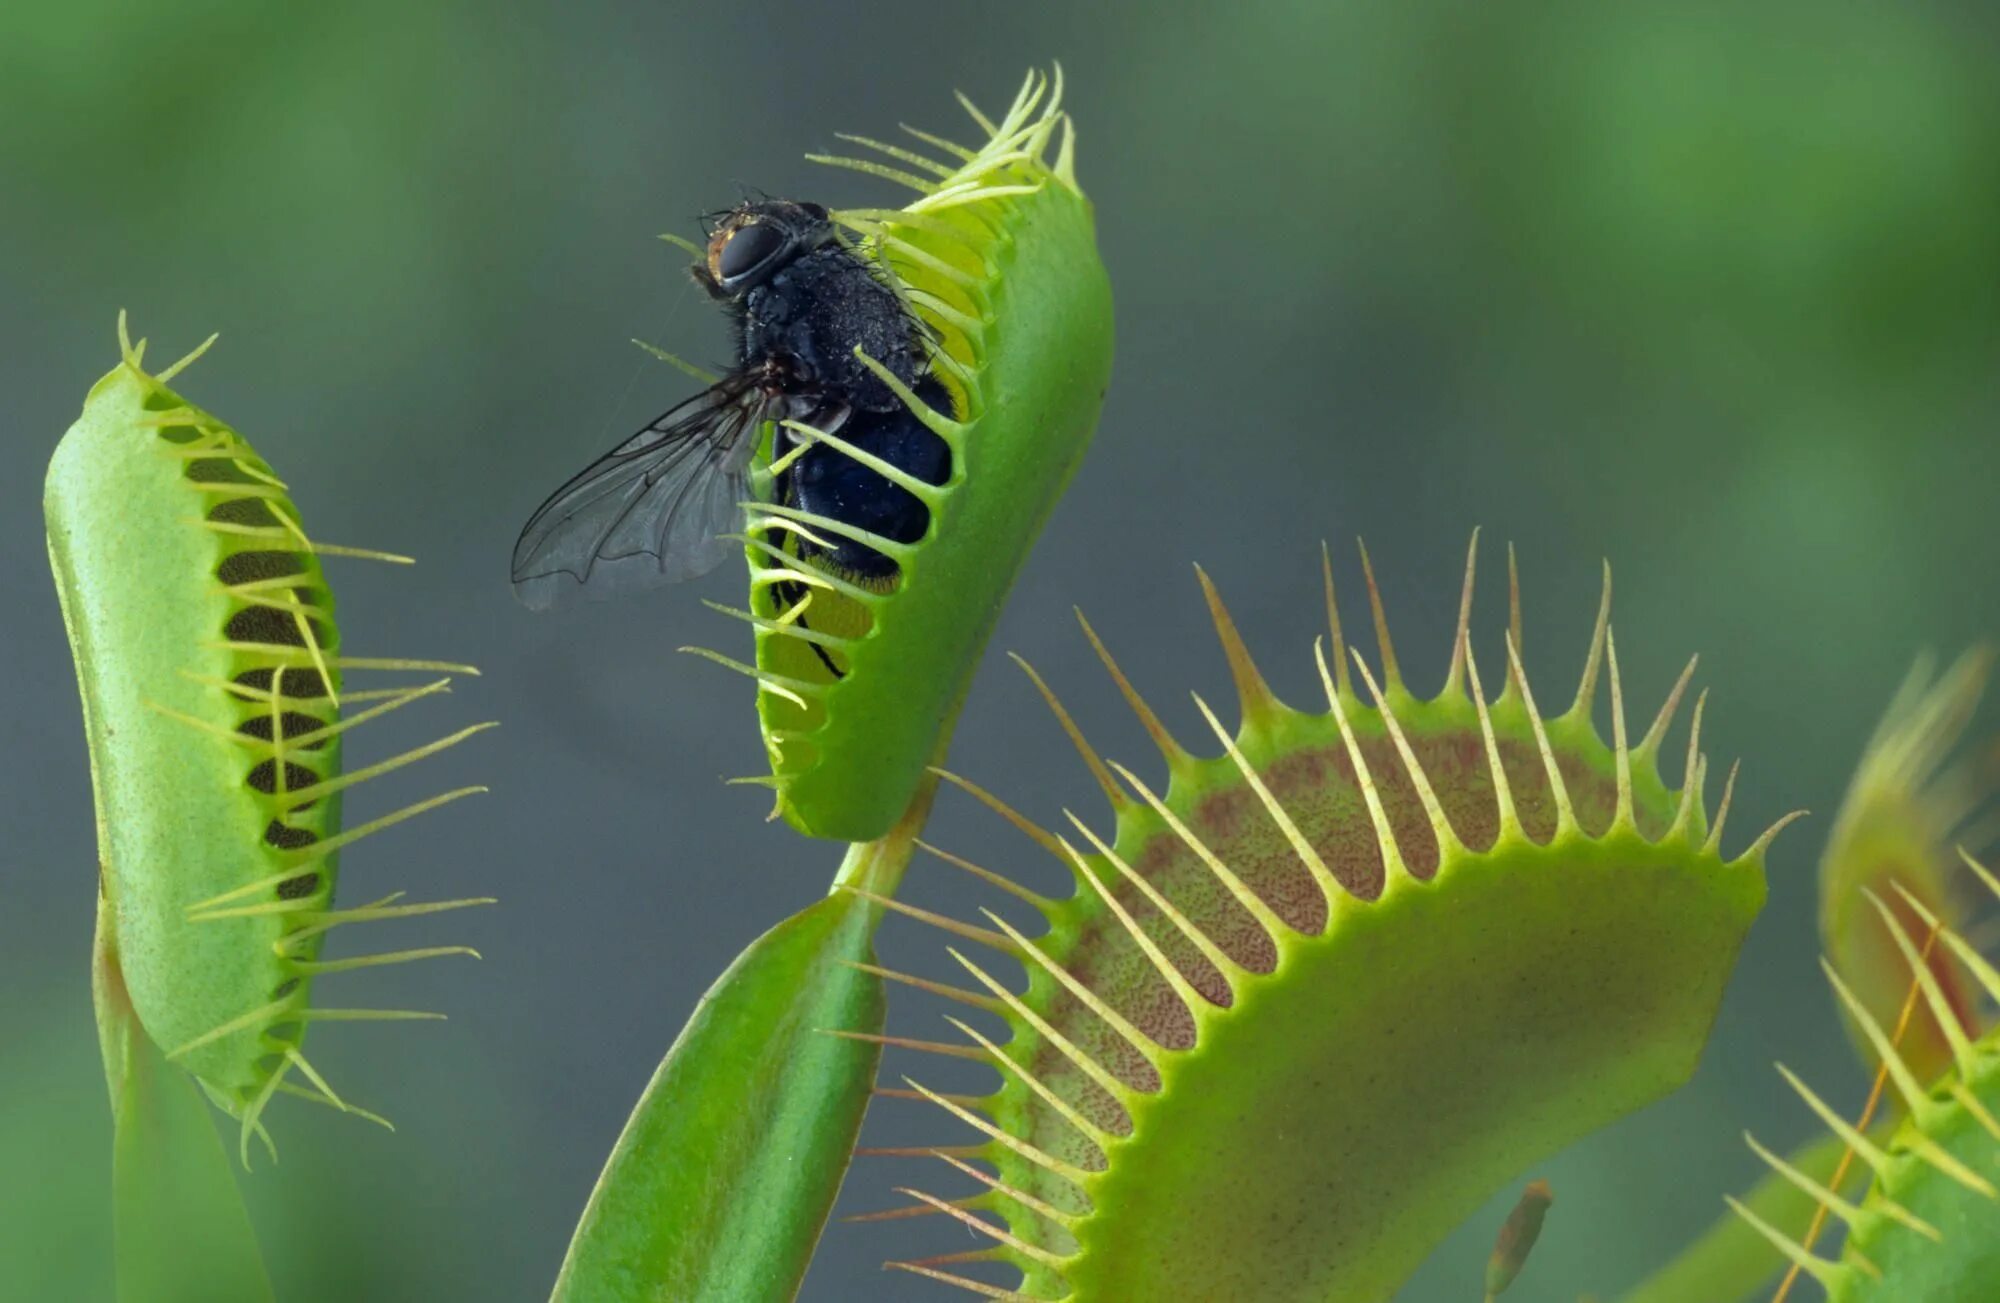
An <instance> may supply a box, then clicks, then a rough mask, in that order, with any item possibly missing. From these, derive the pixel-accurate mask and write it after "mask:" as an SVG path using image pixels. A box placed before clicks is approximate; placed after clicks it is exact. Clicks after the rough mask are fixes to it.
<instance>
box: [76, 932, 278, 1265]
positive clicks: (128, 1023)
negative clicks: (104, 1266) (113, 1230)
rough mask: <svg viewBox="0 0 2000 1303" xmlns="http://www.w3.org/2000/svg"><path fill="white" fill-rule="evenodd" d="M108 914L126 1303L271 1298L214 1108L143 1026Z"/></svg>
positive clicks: (100, 995) (104, 1019)
mask: <svg viewBox="0 0 2000 1303" xmlns="http://www.w3.org/2000/svg"><path fill="white" fill-rule="evenodd" d="M104 921H105V920H104V919H103V918H102V916H100V920H99V922H100V926H99V930H98V949H97V973H96V978H97V980H96V982H95V984H94V985H95V990H96V995H97V1020H98V1035H99V1038H100V1042H101V1044H102V1045H103V1047H104V1051H105V1060H104V1066H105V1072H106V1075H107V1077H108V1078H109V1081H110V1085H111V1100H112V1118H113V1121H114V1123H115V1127H116V1131H115V1139H114V1140H113V1145H112V1155H113V1158H112V1183H111V1188H112V1207H113V1210H114V1215H115V1222H116V1226H117V1248H116V1253H117V1265H118V1299H119V1303H271V1301H272V1298H273V1295H272V1293H271V1281H270V1277H269V1276H268V1275H266V1274H265V1271H264V1260H263V1256H262V1255H261V1254H260V1253H259V1251H258V1248H257V1237H256V1233H255V1232H254V1231H253V1230H252V1229H251V1227H250V1214H249V1212H248V1211H247V1210H246V1209H245V1208H244V1206H243V1198H242V1195H241V1194H239V1193H238V1191H237V1188H236V1176H235V1173H234V1172H232V1171H231V1170H230V1164H229V1156H228V1154H227V1153H225V1152H224V1150H223V1147H222V1140H221V1138H220V1137H218V1136H217V1135H216V1133H215V1123H214V1121H213V1119H212V1118H211V1117H210V1110H209V1106H208V1104H207V1102H206V1101H204V1100H203V1099H202V1097H201V1095H200V1093H199V1092H197V1091H196V1090H195V1085H194V1079H193V1078H192V1077H190V1076H189V1075H188V1074H187V1073H186V1072H184V1071H182V1070H181V1069H180V1068H177V1067H175V1066H174V1065H173V1064H171V1063H169V1062H167V1058H166V1055H164V1054H162V1053H161V1052H160V1047H159V1046H158V1045H155V1044H154V1043H153V1040H152V1038H151V1037H149V1036H148V1035H146V1032H145V1029H144V1028H143V1027H141V1026H140V1025H139V1019H138V1017H137V1015H136V1014H134V1012H133V1010H132V1005H131V1003H130V1001H129V1000H127V999H125V998H124V981H123V979H122V977H121V976H120V974H119V970H118V963H117V958H116V947H115V945H114V944H112V943H111V940H110V937H109V936H108V929H107V928H106V927H105V926H103V924H104Z"/></svg>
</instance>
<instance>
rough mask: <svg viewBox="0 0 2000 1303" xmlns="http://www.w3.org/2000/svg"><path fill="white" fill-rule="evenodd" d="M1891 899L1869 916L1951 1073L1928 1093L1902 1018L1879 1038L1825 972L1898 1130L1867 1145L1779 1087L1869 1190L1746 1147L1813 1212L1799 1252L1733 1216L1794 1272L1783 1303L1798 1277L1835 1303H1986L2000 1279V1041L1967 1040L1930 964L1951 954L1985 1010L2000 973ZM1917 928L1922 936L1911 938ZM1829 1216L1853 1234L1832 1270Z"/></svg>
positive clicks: (1999, 885)
mask: <svg viewBox="0 0 2000 1303" xmlns="http://www.w3.org/2000/svg"><path fill="white" fill-rule="evenodd" d="M1963 859H1964V863H1965V865H1966V867H1967V868H1968V869H1969V870H1970V871H1971V873H1972V875H1973V876H1974V877H1975V878H1976V879H1977V880H1978V881H1979V882H1980V883H1981V884H1982V886H1983V887H1984V888H1985V889H1986V890H1988V891H1990V892H1992V893H1993V894H1994V895H1995V896H1996V897H2000V879H1996V878H1995V877H1994V875H1993V874H1992V873H1991V872H1989V871H1988V870H1987V869H1986V868H1985V867H1984V866H1983V865H1981V864H1980V863H1979V862H1978V861H1977V860H1975V859H1973V858H1972V856H1971V855H1969V854H1968V855H1965V856H1964V857H1963ZM1891 890H1892V893H1893V899H1894V901H1895V904H1894V905H1893V906H1892V904H1891V903H1890V899H1891V898H1890V897H1885V896H1883V895H1879V894H1877V893H1876V892H1874V891H1872V890H1870V891H1864V892H1863V893H1862V895H1863V897H1864V899H1865V901H1866V903H1867V905H1868V907H1869V908H1870V909H1871V910H1872V911H1873V912H1874V914H1875V916H1876V918H1877V919H1878V920H1879V921H1880V923H1881V925H1882V927H1883V929H1884V931H1885V932H1886V933H1887V935H1888V936H1889V937H1890V939H1891V941H1892V943H1893V944H1894V946H1895V947H1896V949H1897V951H1898V952H1899V953H1900V955H1901V957H1902V959H1903V960H1904V962H1905V964H1906V965H1907V967H1908V971H1909V972H1910V973H1911V974H1912V980H1913V985H1914V992H1915V993H1916V994H1920V995H1921V997H1922V1007H1923V1008H1924V1010H1925V1011H1926V1012H1928V1013H1929V1015H1930V1016H1931V1018H1932V1019H1933V1020H1934V1025H1935V1026H1936V1027H1937V1028H1939V1030H1940V1033H1941V1035H1942V1036H1943V1038H1944V1040H1945V1041H1946V1044H1947V1047H1948V1054H1949V1061H1948V1063H1947V1066H1946V1067H1945V1069H1944V1070H1943V1071H1942V1072H1941V1073H1940V1074H1939V1075H1938V1076H1936V1077H1935V1078H1934V1079H1932V1080H1929V1081H1926V1080H1924V1079H1923V1078H1920V1077H1919V1076H1918V1075H1917V1072H1916V1070H1915V1069H1914V1068H1913V1067H1912V1066H1911V1064H1910V1062H1909V1060H1908V1059H1907V1058H1906V1057H1905V1056H1904V1054H1903V1053H1902V1052H1901V1051H1900V1050H1899V1049H1898V1048H1897V1039H1898V1034H1899V1033H1901V1032H1902V1031H1904V1027H1903V1025H1902V1024H1903V1023H1907V1022H1908V1021H1909V1020H1908V1017H1907V1013H1906V1016H1905V1017H1904V1018H1903V1019H1902V1020H1901V1022H1899V1024H1898V1025H1897V1027H1896V1029H1895V1030H1894V1031H1890V1030H1888V1029H1887V1028H1885V1026H1884V1024H1883V1023H1882V1022H1881V1021H1879V1020H1878V1019H1877V1018H1876V1017H1875V1015H1874V1014H1873V1013H1871V1012H1870V1011H1869V1010H1868V1008H1867V1006H1866V1005H1865V1004H1863V1002H1862V1000H1861V999H1860V997H1859V996H1858V995H1856V994H1855V992H1854V991H1853V990H1852V989H1850V988H1849V986H1848V985H1847V984H1846V983H1845V982H1844V981H1843V980H1842V979H1841V977H1840V975H1839V973H1838V971H1837V970H1836V969H1835V967H1834V965H1833V964H1832V963H1831V962H1829V961H1822V964H1823V966H1824V968H1825V970H1826V976H1827V980H1828V982H1829V983H1830V984H1831V985H1832V988H1833V992H1834V995H1835V996H1836V998H1837V1000H1838V1002H1839V1004H1840V1006H1841V1007H1842V1009H1843V1010H1844V1012H1845V1013H1846V1014H1847V1016H1848V1017H1849V1018H1851V1019H1852V1022H1853V1026H1854V1027H1855V1028H1856V1029H1857V1031H1858V1032H1859V1034H1860V1036H1861V1037H1862V1039H1863V1040H1864V1041H1865V1043H1866V1044H1867V1045H1868V1046H1869V1048H1870V1049H1871V1050H1872V1051H1873V1053H1874V1054H1875V1056H1876V1057H1877V1058H1878V1060H1879V1062H1880V1064H1881V1072H1882V1074H1883V1077H1884V1078H1885V1079H1886V1080H1887V1081H1888V1082H1889V1083H1890V1085H1891V1086H1892V1087H1893V1094H1894V1096H1895V1098H1896V1100H1897V1101H1898V1102H1899V1103H1900V1104H1901V1106H1902V1108H1903V1120H1902V1122H1901V1124H1900V1125H1899V1126H1897V1127H1896V1129H1895V1130H1894V1131H1893V1132H1892V1133H1891V1134H1890V1135H1889V1136H1888V1137H1887V1138H1886V1139H1884V1140H1876V1139H1871V1138H1870V1137H1868V1136H1867V1135H1864V1134H1863V1133H1862V1131H1861V1129H1860V1128H1858V1127H1857V1126H1855V1125H1853V1124H1851V1123H1849V1122H1848V1121H1846V1120H1845V1119H1844V1118H1843V1117H1842V1116H1841V1115H1840V1113H1839V1112H1838V1111H1837V1110H1835V1109H1834V1108H1833V1107H1832V1106H1831V1105H1829V1104H1828V1103H1827V1102H1826V1101H1825V1100H1823V1099H1822V1098H1821V1097H1820V1096H1819V1095H1817V1094H1815V1093H1814V1092H1813V1090H1812V1088H1811V1087H1810V1086H1808V1085H1807V1084H1806V1083H1805V1082H1803V1081H1801V1080H1800V1079H1799V1077H1798V1076H1797V1075H1796V1074H1794V1073H1793V1072H1791V1071H1790V1070H1789V1069H1787V1068H1785V1067H1784V1065H1782V1064H1780V1065H1779V1066H1778V1071H1779V1073H1780V1074H1781V1075H1782V1076H1783V1077H1784V1078H1785V1080H1786V1082H1787V1083H1789V1084H1790V1085H1791V1087H1792V1088H1793V1089H1794V1090H1795V1091H1797V1092H1798V1094H1799V1096H1800V1098H1801V1099H1802V1100H1804V1101H1805V1103H1806V1105H1807V1107H1809V1108H1810V1109H1811V1110H1812V1112H1813V1113H1814V1114H1816V1115H1817V1116H1818V1118H1819V1119H1820V1121H1821V1122H1823V1123H1824V1124H1825V1125H1826V1126H1827V1128H1828V1129H1829V1130H1830V1131H1831V1132H1832V1133H1833V1134H1834V1135H1835V1136H1836V1137H1838V1138H1839V1140H1840V1141H1841V1142H1842V1143H1843V1144H1844V1145H1845V1147H1846V1148H1847V1150H1848V1151H1849V1152H1850V1153H1851V1154H1852V1155H1853V1156H1854V1157H1855V1158H1857V1159H1858V1160H1859V1161H1860V1164H1861V1165H1862V1166H1863V1167H1864V1168H1865V1169H1866V1171H1867V1172H1869V1173H1871V1174H1872V1180H1871V1182H1870V1184H1869V1186H1868V1188H1867V1190H1866V1192H1865V1194H1863V1195H1862V1196H1861V1197H1860V1198H1858V1199H1845V1198H1842V1197H1840V1195H1838V1194H1836V1193H1835V1192H1834V1190H1833V1189H1831V1188H1828V1187H1827V1186H1825V1185H1822V1184H1820V1183H1818V1182H1815V1181H1813V1180H1811V1179H1810V1178H1809V1177H1806V1176H1804V1175H1802V1174H1800V1173H1797V1172H1795V1171H1793V1170H1791V1169H1790V1167H1789V1165H1788V1164H1786V1163H1785V1162H1784V1161H1783V1160H1781V1159H1779V1158H1777V1156H1776V1155H1774V1154H1772V1153H1771V1152H1770V1151H1769V1150H1767V1149H1765V1148H1764V1147H1763V1146H1762V1145H1760V1144H1758V1142H1757V1140H1756V1138H1755V1137H1754V1136H1751V1137H1746V1139H1747V1140H1748V1142H1749V1145H1750V1147H1751V1149H1752V1150H1753V1151H1754V1152H1755V1153H1756V1154H1757V1156H1758V1157H1759V1158H1760V1159H1762V1160H1763V1161H1764V1162H1765V1163H1767V1164H1768V1165H1770V1166H1771V1167H1772V1168H1773V1169H1774V1170H1775V1171H1776V1172H1777V1174H1778V1175H1779V1176H1780V1177H1782V1178H1784V1179H1786V1180H1788V1181H1790V1182H1791V1183H1792V1184H1794V1185H1796V1186H1798V1187H1799V1188H1800V1189H1801V1190H1803V1191H1805V1192H1806V1193H1807V1194H1808V1195H1809V1196H1811V1197H1812V1198H1813V1200H1814V1201H1815V1202H1816V1203H1817V1204H1818V1205H1819V1207H1820V1209H1821V1210H1822V1213H1821V1214H1820V1215H1819V1216H1816V1217H1815V1219H1814V1222H1813V1226H1812V1229H1811V1230H1810V1231H1808V1232H1807V1233H1806V1235H1805V1236H1804V1238H1803V1240H1802V1239H1799V1238H1794V1236H1793V1234H1792V1233H1790V1232H1789V1231H1787V1230H1786V1229H1784V1228H1781V1227H1779V1226H1776V1225H1774V1224H1773V1223H1771V1222H1770V1221H1768V1220H1766V1219H1765V1218H1762V1217H1759V1216H1758V1215H1757V1214H1755V1213H1754V1212H1752V1211H1750V1210H1748V1209H1746V1208H1744V1207H1743V1206H1742V1205H1740V1204H1738V1203H1737V1202H1736V1201H1735V1200H1733V1199H1732V1200H1730V1201H1729V1203H1730V1206H1731V1207H1732V1209H1734V1210H1735V1211H1736V1212H1737V1213H1738V1214H1739V1215H1740V1216H1742V1217H1743V1218H1744V1220H1745V1221H1746V1222H1748V1223H1749V1224H1750V1225H1751V1226H1752V1228H1753V1229H1755V1230H1756V1231H1757V1232H1758V1233H1759V1234H1761V1235H1763V1236H1764V1237H1765V1238H1766V1239H1768V1240H1769V1241H1770V1243H1771V1244H1772V1246H1773V1247H1775V1248H1776V1249H1777V1250H1778V1251H1779V1252H1780V1253H1782V1254H1783V1255H1784V1256H1785V1257H1786V1258H1788V1259H1790V1261H1791V1262H1792V1264H1793V1268H1794V1270H1793V1271H1792V1273H1791V1274H1790V1275H1789V1276H1788V1277H1787V1279H1786V1281H1785V1283H1784V1285H1782V1286H1781V1287H1780V1288H1779V1291H1778V1294H1777V1296H1776V1297H1777V1298H1778V1299H1783V1298H1785V1297H1787V1296H1788V1295H1789V1293H1790V1289H1791V1285H1792V1281H1793V1278H1795V1277H1796V1276H1798V1275H1799V1274H1801V1273H1803V1274H1805V1275H1808V1276H1810V1277H1812V1279H1813V1280H1814V1281H1815V1282H1816V1283H1817V1284H1818V1285H1819V1286H1820V1287H1821V1288H1822V1289H1823V1290H1824V1291H1825V1293H1826V1296H1827V1297H1828V1298H1829V1299H1832V1300H1834V1301H1835V1303H1890V1301H1891V1300H1898V1301H1900V1300H1905V1299H1926V1300H1930V1299H1938V1300H1960V1299H1963V1300H1968V1301H1969V1300H1975V1299H1982V1298H1986V1297H1988V1296H1989V1295H1990V1294H1991V1292H1992V1289H1993V1283H1994V1281H1995V1280H1996V1279H2000V1185H1996V1180H2000V1170H1996V1169H2000V1121H1996V1116H1997V1115H2000V1028H1991V1027H1989V1028H1988V1029H1986V1031H1985V1032H1984V1033H1983V1034H1979V1035H1973V1034H1969V1033H1968V1032H1967V1031H1966V1030H1965V1029H1964V1028H1963V1027H1962V1025H1961V1023H1960V1021H1959V1019H1958V1017H1957V1005H1956V1003H1955V1001H1954V992H1953V991H1952V990H1951V989H1950V988H1948V987H1947V986H1946V985H1945V983H1944V982H1943V981H1941V980H1940V978H1939V976H1938V969H1937V965H1936V964H1935V963H1934V962H1933V960H1932V952H1933V951H1934V950H1936V951H1938V952H1940V953H1944V954H1949V955H1950V956H1951V957H1952V959H1953V960H1955V961H1956V963H1957V964H1959V965H1962V966H1963V971H1964V972H1966V973H1967V974H1969V975H1970V978H1971V980H1972V981H1973V982H1974V983H1975V984H1976V985H1977V986H1978V987H1979V988H1980V990H1981V991H1982V992H1983V993H1984V994H1985V995H1986V996H1987V997H1988V998H1990V999H1993V1000H2000V970H1996V969H1995V968H1994V966H1993V964H1992V963H1991V962H1989V961H1988V960H1987V959H1986V958H1985V957H1984V956H1982V955H1981V954H1980V953H1979V951H1978V950H1977V949H1976V948H1975V947H1974V946H1973V945H1972V944H1971V942H1969V941H1968V940H1967V939H1966V938H1965V937H1964V936H1962V935H1961V934H1960V933H1959V932H1958V931H1957V930H1956V929H1954V928H1952V927H1951V926H1950V925H1948V924H1946V923H1945V922H1944V920H1943V919H1941V918H1939V917H1938V916H1937V915H1936V914H1934V913H1932V912H1931V911H1930V910H1929V909H1928V908H1927V907H1926V906H1925V905H1924V903H1923V902H1922V901H1921V900H1919V899H1918V898H1917V896H1916V894H1915V893H1914V892H1912V891H1910V890H1908V889H1906V888H1903V887H1902V886H1901V885H1900V884H1891ZM1909 915H1913V916H1914V917H1915V918H1916V919H1917V920H1918V924H1919V930H1917V931H1913V930H1912V929H1910V928H1908V927H1906V926H1905V925H1904V922H1903V918H1904V917H1906V916H1909ZM1825 1214H1831V1215H1832V1216H1833V1217H1834V1218H1837V1219H1838V1220H1839V1221H1840V1222H1842V1223H1843V1224H1844V1225H1845V1227H1846V1231H1847V1233H1846V1236H1845V1239H1844V1240H1843V1242H1842V1244H1841V1246H1840V1250H1839V1253H1838V1256H1837V1257H1824V1256H1820V1255H1818V1254H1816V1253H1814V1252H1813V1250H1812V1247H1811V1241H1812V1240H1813V1239H1814V1238H1815V1236H1816V1232H1817V1230H1818V1227H1819V1224H1820V1220H1821V1219H1822V1217H1823V1216H1824V1215H1825Z"/></svg>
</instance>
